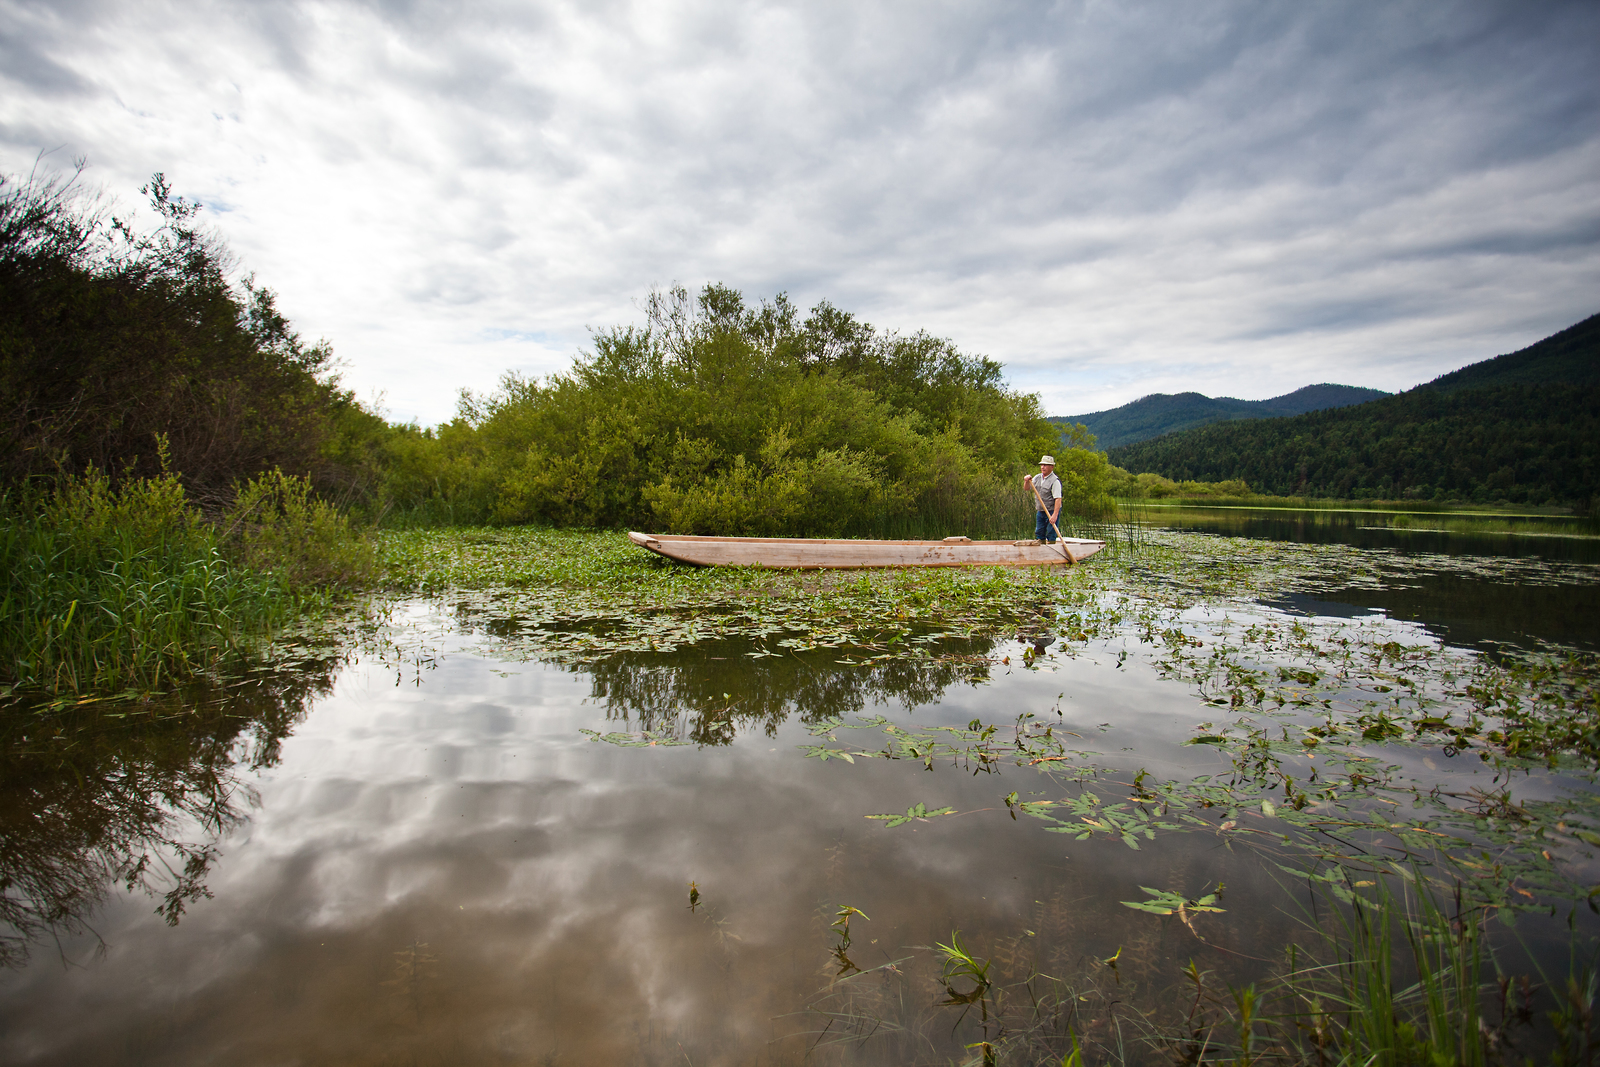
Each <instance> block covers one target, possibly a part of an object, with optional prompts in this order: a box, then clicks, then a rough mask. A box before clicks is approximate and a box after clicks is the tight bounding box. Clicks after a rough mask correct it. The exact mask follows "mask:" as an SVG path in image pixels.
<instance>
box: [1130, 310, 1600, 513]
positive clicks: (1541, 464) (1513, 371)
mask: <svg viewBox="0 0 1600 1067" xmlns="http://www.w3.org/2000/svg"><path fill="white" fill-rule="evenodd" d="M1110 453H1111V461H1112V462H1113V463H1115V464H1117V465H1118V466H1121V467H1125V468H1127V469H1128V470H1131V471H1134V472H1139V473H1142V472H1145V471H1150V472H1153V473H1155V474H1160V475H1163V476H1165V477H1168V478H1172V479H1175V480H1188V479H1193V480H1196V481H1225V480H1229V479H1235V478H1238V479H1243V480H1244V481H1246V482H1248V483H1249V484H1250V486H1251V488H1252V489H1255V490H1256V491H1257V492H1263V493H1273V494H1281V495H1286V496H1299V495H1305V496H1325V497H1333V498H1345V499H1350V498H1355V499H1363V498H1367V499H1370V498H1373V497H1384V498H1390V499H1394V498H1402V497H1412V498H1422V499H1432V500H1472V501H1479V502H1485V501H1490V500H1505V501H1509V502H1511V503H1522V504H1545V503H1567V504H1576V505H1579V506H1595V505H1600V315H1596V316H1592V317H1590V318H1588V319H1585V320H1584V321H1582V322H1580V323H1578V324H1577V325H1575V326H1572V327H1570V328H1568V329H1566V330H1562V331H1561V332H1560V333H1558V334H1554V335H1552V336H1550V337H1547V338H1545V339H1544V340H1543V341H1540V342H1538V343H1537V344H1534V345H1530V346H1529V347H1527V348H1525V349H1522V350H1520V351H1518V352H1513V353H1511V354H1509V355H1504V356H1497V357H1495V358H1494V359H1489V360H1484V361H1483V362H1480V363H1474V364H1472V365H1471V366H1468V367H1463V368H1462V369H1461V370H1458V371H1454V372H1452V373H1450V374H1446V375H1442V376H1441V377H1439V378H1436V379H1434V380H1433V381H1431V382H1428V383H1427V384H1425V385H1420V386H1418V387H1416V388H1415V389H1412V390H1409V391H1407V392H1404V393H1401V394H1399V395H1397V396H1390V397H1384V398H1381V399H1378V400H1373V401H1370V402H1368V403H1365V404H1357V405H1353V406H1349V407H1343V408H1339V409H1337V410H1327V411H1317V412H1313V413H1309V414H1304V415H1296V416H1292V417H1287V418H1272V419H1260V420H1252V421H1248V422H1240V421H1237V420H1232V421H1228V422H1223V423H1213V424H1211V425H1207V426H1201V427H1198V428H1195V429H1189V430H1183V431H1180V432H1177V433H1171V434H1168V435H1166V436H1164V437H1160V438H1155V439H1152V440H1146V441H1140V442H1136V443H1132V444H1126V445H1122V446H1120V447H1114V448H1112V449H1111V450H1110Z"/></svg>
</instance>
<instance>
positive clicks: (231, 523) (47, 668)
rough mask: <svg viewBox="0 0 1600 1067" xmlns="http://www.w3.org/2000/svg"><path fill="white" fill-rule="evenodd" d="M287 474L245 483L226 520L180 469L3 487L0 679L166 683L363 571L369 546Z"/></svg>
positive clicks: (122, 685) (89, 686)
mask: <svg viewBox="0 0 1600 1067" xmlns="http://www.w3.org/2000/svg"><path fill="white" fill-rule="evenodd" d="M285 481H287V482H289V483H294V480H293V479H287V480H286V479H283V477H282V476H281V475H279V476H277V480H275V481H272V482H270V483H269V484H267V485H266V486H265V488H261V487H256V488H254V489H253V488H252V486H256V483H252V485H251V486H247V487H246V488H245V490H244V491H243V492H241V494H240V501H241V505H243V506H240V507H236V508H235V509H233V511H232V512H231V513H230V515H228V516H224V519H223V525H222V526H220V527H219V526H218V525H214V524H212V523H210V522H207V521H206V520H205V519H204V517H203V516H202V515H201V514H200V512H199V511H198V510H197V509H196V508H194V507H193V506H192V505H191V504H190V503H189V501H188V500H187V498H186V497H185V494H184V490H183V486H182V484H181V482H180V481H179V479H178V477H177V476H176V475H175V474H173V473H170V472H168V473H164V474H162V475H161V476H159V477H156V478H139V479H128V480H126V481H124V482H123V483H122V484H121V485H117V486H113V485H112V484H111V482H110V480H109V479H108V478H107V477H106V476H105V475H104V474H102V473H100V472H97V471H93V470H91V471H89V472H88V473H87V474H85V475H83V476H81V477H67V478H64V479H62V480H61V481H60V482H59V483H58V484H57V485H56V486H55V488H54V489H53V490H51V491H49V492H47V493H45V494H42V495H37V494H36V495H34V496H32V497H28V496H26V495H23V494H17V493H12V494H9V495H7V496H5V497H3V498H0V567H3V568H4V571H5V573H6V576H7V582H6V586H5V593H4V595H3V597H0V684H3V685H4V686H5V688H6V689H7V690H10V691H17V690H23V691H33V692H42V693H45V694H51V695H55V696H60V695H65V694H85V693H90V692H117V691H125V690H130V689H131V690H141V691H154V690H159V689H162V688H164V687H170V686H172V685H174V684H179V683H182V682H183V681H185V680H187V679H190V678H193V677H194V676H196V675H198V674H201V673H204V672H207V671H212V670H215V669H216V668H218V667H219V666H221V665H223V664H224V663H226V662H228V661H229V660H232V659H236V658H237V657H239V656H240V654H241V653H242V652H243V651H244V650H245V649H246V648H247V646H249V645H250V644H252V643H253V642H254V641H256V640H257V639H259V638H260V637H261V636H263V635H265V634H266V633H268V632H270V631H271V630H272V629H273V628H274V627H276V626H278V625H281V624H282V623H284V622H286V621H287V620H289V619H290V618H291V617H293V616H294V615H296V614H297V613H299V612H302V611H304V610H307V609H309V608H312V607H314V606H316V605H317V604H318V603H320V602H321V601H322V600H324V599H325V598H326V596H327V594H326V593H325V592H324V591H323V590H322V589H320V588H318V587H317V586H316V585H315V584H313V582H314V581H315V580H316V579H318V578H323V577H328V576H334V577H340V578H346V579H349V578H353V577H355V576H357V574H358V573H359V570H360V563H361V561H362V560H363V559H366V560H370V557H371V551H370V546H365V547H363V543H362V539H361V538H360V537H358V536H356V535H354V534H352V533H351V531H349V529H348V526H344V527H340V526H339V524H338V522H337V521H335V520H334V519H333V518H331V517H330V516H328V515H327V514H325V513H324V512H322V511H319V510H317V509H316V508H314V507H312V506H311V505H310V504H308V503H307V502H306V501H305V499H304V494H303V492H302V491H299V490H296V489H295V488H294V485H293V484H291V485H289V487H288V488H287V489H286V488H285V485H284V484H283V483H284V482H285ZM297 492H298V493H299V496H296V493H297ZM285 494H287V497H288V501H287V504H285ZM313 520H315V521H313ZM341 546H342V547H341ZM318 552H320V556H319V555H317V553H318ZM308 554H309V555H308ZM328 556H332V557H333V558H334V560H335V563H337V564H338V565H333V564H329V563H328V562H327V559H325V558H323V557H328ZM307 559H310V561H311V563H310V564H309V565H308V564H307V563H306V562H305V561H306V560H307Z"/></svg>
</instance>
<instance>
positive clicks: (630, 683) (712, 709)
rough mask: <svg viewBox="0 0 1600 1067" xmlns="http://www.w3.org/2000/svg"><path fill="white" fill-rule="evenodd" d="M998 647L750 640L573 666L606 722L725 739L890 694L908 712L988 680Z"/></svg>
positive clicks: (848, 709)
mask: <svg viewBox="0 0 1600 1067" xmlns="http://www.w3.org/2000/svg"><path fill="white" fill-rule="evenodd" d="M995 643H996V642H995V639H993V638H944V639H942V640H940V641H939V642H938V643H937V645H935V646H920V647H919V648H917V649H916V650H914V651H913V650H909V649H908V650H907V651H906V652H903V653H897V654H892V655H873V654H872V653H870V652H869V653H863V652H861V651H859V650H852V651H851V652H849V653H847V652H845V651H844V650H841V649H837V648H813V649H809V650H805V651H798V650H785V651H784V653H782V654H773V653H772V652H769V651H765V650H763V649H762V648H760V647H758V646H757V645H756V644H755V643H753V642H751V641H747V640H737V641H707V642H702V643H701V644H698V645H696V646H695V648H694V649H692V650H690V651H685V652H678V653H674V654H672V655H670V656H663V655H661V654H657V653H632V652H625V653H619V654H617V655H613V656H610V657H608V658H606V659H603V660H600V661H599V662H595V663H587V664H583V665H582V666H575V667H573V668H572V669H573V670H575V671H579V672H581V673H583V674H586V675H588V676H589V677H590V678H591V679H592V684H593V693H594V696H595V697H596V698H597V699H600V700H603V701H604V703H605V708H606V718H608V719H611V720H615V721H620V722H623V723H627V724H629V725H630V726H631V727H632V728H634V729H637V730H643V731H648V732H650V733H651V734H655V735H661V736H672V737H676V738H679V739H681V740H684V741H691V742H694V743H696V744H701V745H726V744H729V743H731V742H732V741H733V739H734V736H735V734H736V733H737V732H738V730H739V729H740V728H741V727H743V728H745V729H750V728H754V727H760V728H761V729H762V730H764V731H765V733H766V734H767V736H769V737H770V736H772V735H774V734H775V733H776V732H777V729H778V726H779V725H780V724H782V723H783V722H784V721H785V720H786V719H788V718H790V717H791V716H796V717H798V718H799V719H800V721H801V722H804V723H812V722H817V721H820V720H823V719H827V718H831V717H835V716H840V715H846V714H850V713H853V712H858V711H861V710H863V709H864V708H866V707H868V706H869V705H871V704H881V703H886V702H888V701H890V700H895V701H899V702H900V703H902V704H904V705H905V706H906V707H908V708H910V707H913V706H916V705H919V704H932V703H936V702H937V701H938V700H939V698H940V697H941V696H942V695H943V693H944V691H945V690H946V689H948V688H950V687H951V686H953V685H959V684H966V685H977V684H979V683H981V682H984V681H987V680H988V677H989V660H990V655H991V652H992V651H993V649H994V646H995ZM751 653H755V655H752V654H751Z"/></svg>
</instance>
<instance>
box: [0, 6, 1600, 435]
mask: <svg viewBox="0 0 1600 1067" xmlns="http://www.w3.org/2000/svg"><path fill="white" fill-rule="evenodd" d="M465 7H466V8H467V9H466V10H461V9H460V8H461V5H456V4H450V5H444V4H428V3H407V2H403V0H401V2H394V3H384V2H373V3H291V2H274V0H251V2H243V0H231V2H226V3H221V2H219V3H205V2H189V0H178V2H173V3H156V2H145V0H141V2H137V3H129V2H126V0H119V2H112V0H47V2H40V3H29V2H17V0H0V168H3V169H4V170H6V171H8V172H10V173H12V174H16V173H19V172H21V173H26V172H27V171H28V169H29V168H30V167H32V166H33V162H34V159H35V157H36V155H37V154H38V153H39V152H40V151H41V150H49V151H51V154H50V155H48V156H47V157H46V159H45V163H44V165H45V166H46V167H58V168H69V167H70V165H71V162H72V160H73V158H74V157H80V156H81V157H84V158H86V159H87V160H88V163H89V169H88V171H87V172H86V174H85V180H86V181H88V182H90V183H91V184H93V185H94V186H96V187H98V188H101V189H104V190H106V191H107V192H109V193H111V194H113V195H115V196H116V197H117V198H118V200H119V201H120V202H121V203H122V205H123V206H125V207H131V206H132V205H133V204H136V203H137V202H138V201H139V199H140V198H139V196H138V192H137V190H138V187H139V186H140V184H142V183H143V182H144V181H145V180H147V179H148V177H149V175H150V174H151V173H152V172H154V171H158V170H159V171H163V172H165V173H166V175H167V176H168V178H169V180H170V181H171V182H172V184H173V186H174V188H175V189H176V190H177V191H178V192H179V193H181V194H183V195H186V196H189V197H192V198H195V199H198V200H200V201H201V202H202V203H204V204H205V206H206V208H207V215H208V217H209V218H210V220H211V221H212V222H213V224H214V225H215V226H216V228H217V229H218V230H219V231H220V232H221V234H222V235H223V236H224V237H225V239H226V240H227V241H228V242H229V244H230V245H231V246H232V248H233V250H234V251H235V252H236V253H237V255H238V256H239V259H240V261H241V268H242V269H243V270H245V271H253V272H255V274H256V275H257V276H258V278H259V279H260V280H261V281H263V282H265V283H266V284H267V285H268V286H270V287H272V288H274V289H276V290H277V291H278V292H279V294H280V298H281V306H282V308H283V310H285V311H286V312H287V313H288V314H289V315H290V317H291V318H292V319H293V320H294V322H295V324H296V326H297V327H298V328H299V329H300V331H301V332H302V333H303V334H304V335H306V336H307V337H308V338H312V339H314V338H317V337H326V338H328V339H329V340H330V341H332V343H333V346H334V350H335V352H336V354H337V355H338V356H340V357H341V358H342V359H343V360H344V362H345V364H346V371H345V381H346V383H347V384H348V385H349V386H351V387H352V388H354V389H355V390H356V391H357V393H358V394H359V395H361V396H362V397H364V398H370V397H372V396H373V395H374V394H375V393H377V392H379V391H381V392H382V393H383V394H384V395H385V404H386V407H387V409H388V412H389V414H390V415H391V417H393V418H398V419H412V418H415V419H418V420H420V421H422V422H424V423H434V422H438V421H441V420H444V419H447V418H448V417H449V416H450V415H451V413H452V411H453V408H454V403H455V394H456V391H457V389H459V388H461V387H463V386H465V387H470V388H473V389H485V388H491V387H492V386H493V385H494V383H495V382H496V380H497V379H498V378H499V376H500V374H501V373H502V372H504V371H506V370H518V371H521V372H523V373H531V374H545V373H549V372H552V371H557V370H560V369H562V368H564V367H565V366H567V365H568V364H569V363H570V361H571V359H572V357H573V356H574V355H575V354H576V353H578V352H579V351H580V350H582V349H584V348H585V347H587V344H588V331H589V328H591V327H603V326H609V325H614V324H619V323H625V322H634V321H639V320H641V319H642V315H641V314H640V311H639V305H640V304H641V303H642V300H643V297H644V296H645V294H646V293H648V292H649V290H650V288H651V287H652V286H665V285H670V284H672V283H673V282H679V283H682V284H684V285H686V286H688V287H690V288H691V289H694V288H698V287H699V286H700V285H703V284H704V283H706V282H709V281H720V282H724V283H727V284H729V285H732V286H735V287H737V288H739V289H741V290H743V291H744V292H745V293H746V295H747V296H749V297H751V298H760V297H763V296H768V297H770V296H771V295H772V294H774V293H776V292H779V291H786V292H788V293H789V294H790V296H791V297H792V298H793V299H794V300H795V301H796V302H797V303H799V304H800V305H802V306H803V307H810V306H811V305H812V304H814V303H815V302H817V301H818V300H822V299H827V300H830V301H832V302H833V303H834V304H836V305H837V306H839V307H841V308H844V309H846V310H849V311H854V312H856V313H857V314H858V315H860V316H861V317H862V318H864V319H866V320H867V321H869V322H871V323H873V324H875V325H877V326H880V327H886V328H893V329H899V330H902V331H912V330H916V329H927V330H929V331H931V332H934V333H936V334H939V335H941V336H945V337H949V338H950V339H952V340H953V341H954V342H955V343H956V344H957V345H958V346H960V347H961V348H962V349H963V350H964V351H967V352H971V353H979V354H984V355H988V356H992V357H994V358H996V359H998V360H1000V361H1001V362H1003V363H1004V364H1005V365H1006V367H1007V370H1008V374H1009V377H1010V379H1011V381H1012V382H1013V384H1015V385H1017V386H1019V387H1021V388H1023V389H1025V390H1028V391H1037V392H1039V393H1040V394H1042V396H1043V397H1044V401H1045V406H1046V408H1047V410H1048V411H1049V412H1051V413H1053V414H1077V413H1083V412H1088V411H1092V410H1098V409H1103V408H1107V407H1113V406H1116V405H1118V404H1121V403H1125V402H1127V401H1129V400H1133V399H1136V398H1138V397H1140V396H1143V395H1145V394H1148V393H1152V392H1179V391H1183V390H1190V389H1193V390H1197V391H1200V392H1204V393H1208V394H1211V395H1214V396H1215V395H1230V396H1237V397H1242V398H1246V399H1261V398H1265V397H1270V396H1274V395H1278V394H1281V393H1284V392H1288V391H1290V390H1292V389H1295V388H1298V387H1300V386H1302V385H1307V384H1310V383H1315V382H1325V381H1331V382H1341V383H1345V384H1350V385H1365V386H1372V387H1376V388H1381V389H1388V390H1398V389H1404V388H1408V387H1410V386H1412V385H1415V384H1417V383H1419V382H1422V381H1426V380H1427V379H1429V378H1432V377H1434V376H1435V375H1437V374H1440V373H1443V372H1445V371H1448V370H1453V369H1454V368H1456V367H1459V366H1461V365H1463V364H1466V363H1470V362H1474V361H1476V360H1479V359H1485V358H1488V357H1490V356H1493V355H1497V354H1499V353H1502V352H1508V351H1512V350H1514V349H1516V348H1520V347H1523V346H1525V345H1527V344H1529V343H1531V342H1533V341H1535V340H1538V339H1539V338H1540V337H1543V336H1545V335H1547V334H1549V333H1551V332H1554V331H1555V330H1557V329H1560V328H1562V327H1565V326H1568V325H1570V324H1572V323H1573V322H1576V321H1578V320H1579V319H1582V318H1584V317H1587V316H1588V315H1590V314H1593V313H1595V312H1597V311H1600V73H1597V72H1600V3H1596V2H1594V0H1583V2H1578V3H1569V4H1562V3H1554V2H1544V0H1540V2H1530V0H1515V2H1510V3H1503V4H1497V3H1446V2H1440V0H1423V2H1416V3H1405V2H1385V3H1350V2H1343V0H1341V2H1335V3H1314V2H1288V0H1276V2H1270V3H1254V2H1239V3H1228V2H1215V3H1213V2H1188V0H1185V2H1177V0H1166V2H1161V3H1139V2H1118V3H1102V2H1079V3H1058V4H1046V3H1014V4H1007V3H993V2H991V3H973V2H960V3H945V4H941V3H936V2H929V0H919V2H916V3H903V4H870V3H862V2H859V0H857V2H850V3H838V4H830V3H823V2H810V3H803V4H801V3H797V4H757V3H751V4H713V3H704V2H694V0H690V2H666V0H651V2H639V3H606V2H597V0H590V2H587V3H582V4H564V3H543V2H527V3H503V4H471V5H465Z"/></svg>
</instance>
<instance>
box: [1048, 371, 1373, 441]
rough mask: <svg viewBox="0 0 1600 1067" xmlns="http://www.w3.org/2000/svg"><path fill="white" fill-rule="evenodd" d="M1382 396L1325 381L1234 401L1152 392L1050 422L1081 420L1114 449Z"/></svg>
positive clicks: (1342, 405) (1059, 416) (1188, 394)
mask: <svg viewBox="0 0 1600 1067" xmlns="http://www.w3.org/2000/svg"><path fill="white" fill-rule="evenodd" d="M1388 395H1389V394H1388V393H1385V392H1383V391H1382V390H1379V389H1364V388H1361V387H1359V386H1354V385H1327V384H1324V385H1308V386H1306V387H1304V388H1303V389H1296V390H1295V391H1294V392H1292V393H1285V394H1284V395H1283V396H1277V397H1273V398H1272V399H1271V400H1235V399H1234V398H1233V397H1231V396H1219V397H1209V396H1205V395H1203V394H1201V393H1152V394H1150V395H1149V396H1147V397H1143V398H1141V399H1139V400H1135V401H1133V403H1131V404H1124V405H1122V406H1121V407H1119V408H1111V409H1110V410H1109V411H1095V412H1091V413H1090V414H1088V415H1057V416H1054V417H1052V419H1051V421H1052V422H1056V423H1060V424H1063V425H1067V424H1071V423H1082V424H1083V425H1084V426H1086V427H1088V429H1089V432H1090V433H1092V434H1094V435H1095V438H1096V439H1097V441H1098V442H1099V445H1100V447H1101V448H1116V447H1117V446H1119V445H1128V444H1133V443H1135V442H1137V441H1147V440H1149V439H1150V438H1152V437H1160V436H1161V435H1162V434H1167V433H1175V432H1177V431H1178V430H1187V429H1189V428H1191V427H1195V426H1204V425H1206V424H1207V423H1212V422H1222V421H1224V420H1227V419H1269V418H1272V417H1274V416H1277V415H1299V414H1302V413H1304V412H1307V411H1320V410H1321V409H1323V408H1340V407H1346V406H1348V405H1350V404H1360V403H1364V402H1366V401H1368V400H1376V399H1378V398H1379V397H1383V396H1388Z"/></svg>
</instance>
